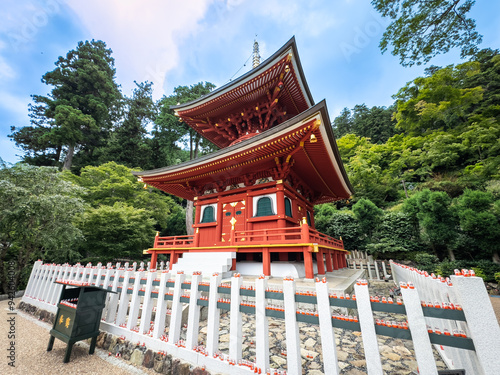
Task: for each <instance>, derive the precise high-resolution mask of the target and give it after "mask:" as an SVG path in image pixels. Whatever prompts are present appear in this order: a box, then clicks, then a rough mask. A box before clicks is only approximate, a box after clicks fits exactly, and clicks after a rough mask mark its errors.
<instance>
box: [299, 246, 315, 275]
mask: <svg viewBox="0 0 500 375" xmlns="http://www.w3.org/2000/svg"><path fill="white" fill-rule="evenodd" d="M302 254H304V268H305V269H306V279H313V278H314V269H313V261H312V253H311V252H310V251H309V246H308V247H304V251H303V252H302Z"/></svg>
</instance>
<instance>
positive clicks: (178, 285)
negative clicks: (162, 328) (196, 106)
mask: <svg viewBox="0 0 500 375" xmlns="http://www.w3.org/2000/svg"><path fill="white" fill-rule="evenodd" d="M185 279H186V275H185V274H184V273H179V272H177V275H175V286H174V295H173V299H172V315H170V326H169V329H168V341H169V342H170V343H172V344H175V343H176V342H177V341H179V337H180V335H181V323H182V303H181V295H182V283H183V282H184V280H185Z"/></svg>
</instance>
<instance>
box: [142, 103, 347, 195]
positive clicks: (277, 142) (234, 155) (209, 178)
mask: <svg viewBox="0 0 500 375" xmlns="http://www.w3.org/2000/svg"><path fill="white" fill-rule="evenodd" d="M133 173H134V175H136V176H137V177H139V178H140V179H141V180H142V181H143V182H145V183H147V184H148V185H150V186H153V187H156V188H158V189H160V190H163V191H165V192H167V193H169V194H173V195H176V196H179V197H182V198H185V199H189V200H193V199H194V198H195V197H196V196H201V195H204V194H207V193H208V194H215V195H216V194H217V192H216V191H218V192H221V191H225V190H226V189H229V188H230V187H231V186H232V185H238V184H241V183H244V184H245V185H246V186H250V185H252V184H254V183H255V182H256V180H257V179H260V178H264V177H267V176H271V177H272V178H273V179H274V180H277V179H286V180H287V181H288V180H289V181H291V183H292V184H294V186H295V187H296V188H297V190H300V191H301V192H302V193H303V194H304V195H306V194H305V193H306V192H307V195H308V197H309V198H310V201H311V203H313V204H317V203H325V202H330V201H336V200H341V199H346V198H348V197H349V196H350V195H351V194H352V192H353V189H352V187H351V185H350V182H349V179H348V177H347V174H346V172H345V170H344V167H343V164H342V161H341V158H340V155H339V151H338V148H337V144H336V141H335V137H334V135H333V131H332V128H331V125H330V117H329V115H328V111H327V108H326V103H325V101H324V100H323V101H321V102H320V103H318V104H317V105H315V106H313V107H311V108H309V109H307V110H305V111H303V112H301V113H300V114H298V115H297V116H295V117H294V118H292V119H289V120H287V121H285V122H283V123H281V124H279V125H277V126H275V127H273V128H271V129H269V130H267V131H264V132H262V133H259V134H257V135H256V136H255V137H253V138H250V139H246V140H243V141H241V142H239V143H236V144H233V145H231V146H229V147H227V148H224V149H221V150H219V151H216V152H214V153H211V154H209V155H205V156H202V157H199V158H197V159H193V160H189V161H187V162H184V163H181V164H178V165H172V166H168V167H165V168H159V169H154V170H150V171H143V172H133Z"/></svg>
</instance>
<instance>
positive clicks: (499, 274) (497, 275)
mask: <svg viewBox="0 0 500 375" xmlns="http://www.w3.org/2000/svg"><path fill="white" fill-rule="evenodd" d="M495 281H496V283H497V284H500V272H497V273H495Z"/></svg>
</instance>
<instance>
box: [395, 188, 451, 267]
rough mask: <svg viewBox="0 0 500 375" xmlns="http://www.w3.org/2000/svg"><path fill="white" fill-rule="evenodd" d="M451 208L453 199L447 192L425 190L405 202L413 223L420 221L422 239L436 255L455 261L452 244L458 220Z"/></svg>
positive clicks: (405, 207)
mask: <svg viewBox="0 0 500 375" xmlns="http://www.w3.org/2000/svg"><path fill="white" fill-rule="evenodd" d="M450 206H451V198H450V197H449V196H448V195H447V194H446V193H445V192H442V191H430V190H429V189H425V190H422V191H420V192H418V193H416V194H415V195H413V196H412V197H410V198H409V199H407V200H405V202H404V204H403V212H406V213H407V214H408V215H409V216H410V219H411V220H412V221H413V222H414V221H415V220H418V223H419V226H420V229H421V235H422V239H423V240H424V242H426V243H427V244H428V246H429V247H430V248H431V249H432V251H433V252H434V254H436V255H437V256H439V257H440V258H443V257H444V256H448V257H449V259H450V260H455V254H454V252H453V247H452V243H453V241H454V239H455V236H456V233H457V220H456V216H455V214H454V211H453V210H452V209H451V207H450Z"/></svg>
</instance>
